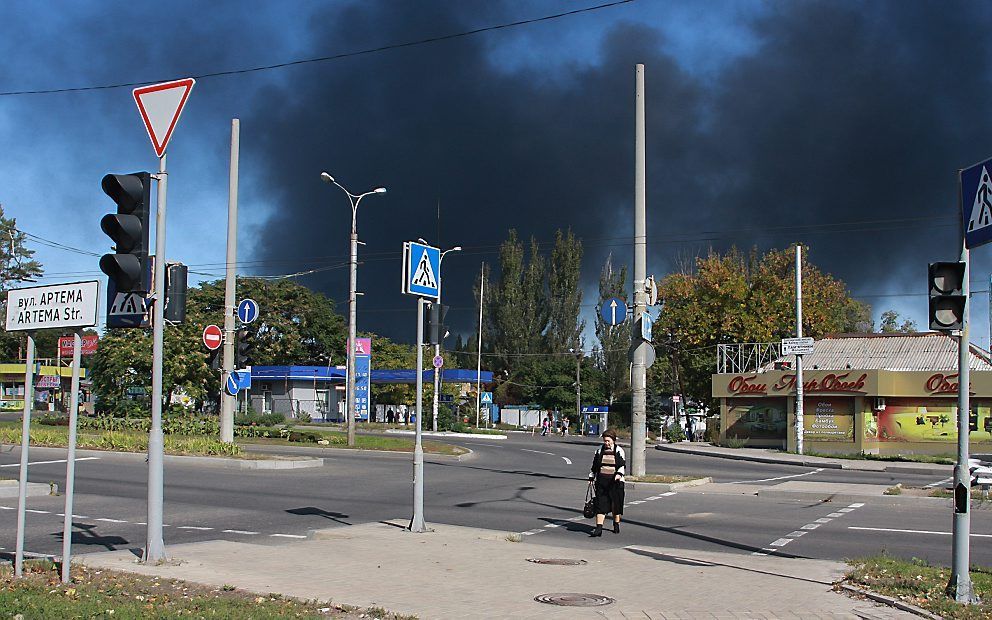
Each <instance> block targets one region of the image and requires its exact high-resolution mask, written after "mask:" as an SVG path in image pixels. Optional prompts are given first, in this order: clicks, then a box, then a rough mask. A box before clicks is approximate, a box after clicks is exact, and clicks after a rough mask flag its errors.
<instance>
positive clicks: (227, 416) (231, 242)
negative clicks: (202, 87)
mask: <svg viewBox="0 0 992 620" xmlns="http://www.w3.org/2000/svg"><path fill="white" fill-rule="evenodd" d="M240 141H241V121H240V120H238V119H236V118H234V119H231V170H230V175H229V185H228V198H227V269H226V278H225V280H224V367H223V372H222V374H221V381H220V384H221V390H220V440H221V441H223V442H226V443H232V442H233V441H234V407H235V404H236V398H235V397H234V396H231V395H230V394H228V393H227V391H226V390H225V389H224V388H223V386H225V385H227V378H228V377H229V376H230V375H231V371H232V370H234V334H235V321H234V312H235V294H236V283H237V275H236V273H235V269H234V267H235V263H237V260H238V153H239V148H240Z"/></svg>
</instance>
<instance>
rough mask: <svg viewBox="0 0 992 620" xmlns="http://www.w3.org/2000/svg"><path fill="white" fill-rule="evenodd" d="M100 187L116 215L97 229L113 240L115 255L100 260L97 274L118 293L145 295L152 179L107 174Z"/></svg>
mask: <svg viewBox="0 0 992 620" xmlns="http://www.w3.org/2000/svg"><path fill="white" fill-rule="evenodd" d="M101 186H102V187H103V191H104V193H105V194H107V195H108V196H110V198H111V199H112V200H113V201H114V202H115V203H117V213H110V214H108V215H105V216H103V219H102V220H100V228H101V229H102V230H103V232H105V233H107V236H109V237H110V238H111V239H113V241H114V251H115V253H114V254H104V255H103V256H102V257H100V270H101V271H103V273H105V274H107V276H109V277H110V279H111V280H113V281H114V284H115V285H116V288H117V292H118V293H147V292H148V290H149V288H150V285H151V269H149V264H148V229H149V221H148V220H149V210H150V202H151V186H152V179H151V175H150V174H149V173H147V172H132V173H131V174H108V175H107V176H105V177H103V182H102V183H101Z"/></svg>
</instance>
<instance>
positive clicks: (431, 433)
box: [385, 428, 506, 439]
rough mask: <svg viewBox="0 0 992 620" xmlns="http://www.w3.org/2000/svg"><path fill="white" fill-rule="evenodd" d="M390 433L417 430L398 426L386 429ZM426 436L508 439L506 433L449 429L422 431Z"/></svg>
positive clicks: (404, 432)
mask: <svg viewBox="0 0 992 620" xmlns="http://www.w3.org/2000/svg"><path fill="white" fill-rule="evenodd" d="M385 432H386V433H388V434H390V435H416V434H417V431H407V430H403V429H398V428H388V429H386V431H385ZM420 434H421V435H423V436H424V437H458V438H459V439H506V435H490V434H488V433H451V432H448V431H439V432H437V433H435V432H434V431H420Z"/></svg>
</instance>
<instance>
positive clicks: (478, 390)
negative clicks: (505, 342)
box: [475, 263, 486, 428]
mask: <svg viewBox="0 0 992 620" xmlns="http://www.w3.org/2000/svg"><path fill="white" fill-rule="evenodd" d="M485 291H486V264H485V263H482V269H481V270H480V275H479V351H478V361H477V366H476V371H475V428H479V417H480V414H481V413H482V307H483V304H484V303H485V299H486V297H485Z"/></svg>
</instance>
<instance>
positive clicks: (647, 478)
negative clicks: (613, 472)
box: [624, 474, 705, 484]
mask: <svg viewBox="0 0 992 620" xmlns="http://www.w3.org/2000/svg"><path fill="white" fill-rule="evenodd" d="M704 477H705V476H666V475H664V474H646V475H644V476H625V477H624V479H625V480H627V481H628V482H660V483H662V484H672V483H673V482H688V481H690V480H699V479H701V478H704Z"/></svg>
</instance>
